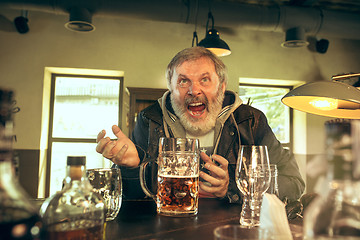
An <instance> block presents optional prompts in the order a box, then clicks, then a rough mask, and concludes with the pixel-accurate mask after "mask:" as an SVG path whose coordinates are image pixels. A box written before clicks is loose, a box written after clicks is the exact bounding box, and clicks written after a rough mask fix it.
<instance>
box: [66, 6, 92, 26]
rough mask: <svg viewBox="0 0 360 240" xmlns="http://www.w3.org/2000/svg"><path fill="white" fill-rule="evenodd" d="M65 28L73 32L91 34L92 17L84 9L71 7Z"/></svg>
mask: <svg viewBox="0 0 360 240" xmlns="http://www.w3.org/2000/svg"><path fill="white" fill-rule="evenodd" d="M65 27H66V28H67V29H69V30H71V31H75V32H92V31H94V30H95V26H94V25H93V24H92V15H91V13H90V12H89V10H88V9H86V8H81V7H73V8H71V9H70V19H69V21H68V22H67V23H65Z"/></svg>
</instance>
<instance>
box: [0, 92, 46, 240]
mask: <svg viewBox="0 0 360 240" xmlns="http://www.w3.org/2000/svg"><path fill="white" fill-rule="evenodd" d="M13 95H14V94H13V92H12V91H10V90H5V89H0V240H3V239H21V240H25V239H41V235H42V221H41V218H40V216H39V215H38V213H37V210H36V209H35V208H34V207H33V205H32V204H31V203H30V201H29V199H30V198H29V196H28V195H27V193H26V192H25V191H24V190H23V188H22V187H21V186H20V184H19V182H18V179H17V177H16V174H15V170H14V166H13V163H12V159H13V147H12V141H13V118H12V116H13V114H12V110H13V109H12V104H13Z"/></svg>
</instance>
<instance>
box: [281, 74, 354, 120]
mask: <svg viewBox="0 0 360 240" xmlns="http://www.w3.org/2000/svg"><path fill="white" fill-rule="evenodd" d="M359 75H360V74H359ZM337 77H338V76H337ZM333 79H335V78H333ZM281 101H282V103H284V104H285V105H287V106H288V107H291V108H294V109H296V110H299V111H303V112H306V113H311V114H316V115H320V116H326V117H335V118H347V119H360V90H359V89H358V88H356V87H354V86H352V85H350V84H347V83H344V82H340V81H335V80H333V81H317V82H310V83H306V84H304V85H302V86H300V87H297V88H295V89H293V90H292V91H290V92H288V93H287V94H286V95H285V96H284V97H283V98H282V99H281Z"/></svg>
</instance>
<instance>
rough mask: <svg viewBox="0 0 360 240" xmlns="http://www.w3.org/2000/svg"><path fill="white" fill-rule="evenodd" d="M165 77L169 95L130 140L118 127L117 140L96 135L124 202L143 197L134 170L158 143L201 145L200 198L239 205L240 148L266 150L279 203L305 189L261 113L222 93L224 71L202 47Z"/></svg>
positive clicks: (182, 55) (146, 113)
mask: <svg viewBox="0 0 360 240" xmlns="http://www.w3.org/2000/svg"><path fill="white" fill-rule="evenodd" d="M166 76H167V81H168V82H167V85H168V89H169V91H167V92H166V93H165V94H164V95H163V97H162V98H160V99H159V100H158V102H156V103H155V104H154V105H152V106H149V107H147V108H146V109H144V110H143V111H141V112H140V114H139V116H138V119H137V122H136V126H135V129H134V131H133V133H132V139H131V140H130V139H129V138H127V137H126V136H125V135H124V134H123V133H122V132H121V130H120V129H119V127H117V126H113V128H112V130H113V132H114V134H115V135H116V136H117V138H118V139H117V140H110V138H109V137H105V135H106V133H105V131H104V130H103V131H101V132H100V133H99V134H98V137H97V142H98V144H97V147H96V150H97V152H99V153H101V154H102V155H103V156H104V157H106V158H108V159H110V160H111V161H113V162H114V164H115V165H116V166H117V167H120V168H121V171H122V177H123V184H124V197H125V198H143V197H144V196H145V194H144V193H143V191H142V189H141V187H140V182H139V169H138V166H139V164H140V162H141V160H143V159H144V158H150V159H153V160H154V161H155V159H156V158H157V155H158V144H159V138H160V137H183V138H184V137H187V138H198V139H199V140H200V146H201V147H203V148H204V149H206V151H202V152H201V154H200V156H201V160H202V161H203V166H204V169H203V171H201V172H200V178H202V180H204V181H203V182H200V191H199V192H200V197H217V198H220V199H227V200H228V201H229V202H241V194H240V192H239V190H238V188H237V186H236V183H235V167H236V160H237V157H238V152H239V145H266V146H267V147H268V151H269V158H270V163H272V164H276V165H277V167H278V184H279V194H280V199H284V198H285V197H287V198H288V199H289V200H296V199H298V198H299V197H300V196H301V194H302V192H303V191H304V186H305V184H304V181H303V180H302V177H301V175H300V173H299V168H298V166H297V163H296V161H295V159H294V156H293V154H292V153H291V152H289V151H288V150H286V149H284V148H283V147H282V146H281V143H280V142H279V141H278V140H277V139H276V137H275V135H274V133H273V132H272V130H271V128H270V127H269V125H268V123H267V119H266V117H265V115H264V114H263V113H262V112H261V111H259V110H258V109H255V108H253V107H251V106H248V105H245V104H242V101H241V99H240V98H239V96H237V95H236V94H235V93H234V92H231V91H226V85H227V72H226V66H225V65H224V63H223V62H222V61H221V60H220V59H219V58H218V57H217V56H215V55H214V54H213V53H212V52H211V51H209V50H207V49H205V48H202V47H192V48H188V49H184V50H182V51H181V52H179V53H178V54H176V55H175V57H174V58H173V59H172V60H171V62H170V63H169V65H168V67H167V71H166ZM205 152H206V153H205ZM210 156H211V157H210Z"/></svg>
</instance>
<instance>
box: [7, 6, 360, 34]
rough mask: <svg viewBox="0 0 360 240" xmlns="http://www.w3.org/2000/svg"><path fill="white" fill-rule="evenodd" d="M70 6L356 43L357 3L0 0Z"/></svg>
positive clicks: (53, 9) (60, 9) (96, 13)
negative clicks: (295, 31) (208, 21)
mask: <svg viewBox="0 0 360 240" xmlns="http://www.w3.org/2000/svg"><path fill="white" fill-rule="evenodd" d="M74 6H76V7H82V8H86V9H87V10H88V11H89V12H90V14H91V17H92V19H96V18H98V17H104V16H114V17H126V18H136V19H144V20H151V21H164V22H178V23H186V24H194V23H195V22H196V21H197V22H198V24H200V19H201V20H203V19H207V14H208V11H209V8H210V9H211V11H212V13H213V15H214V18H215V27H216V28H217V29H218V30H219V31H221V32H222V33H224V34H227V33H232V34H234V35H236V34H237V33H241V31H242V29H251V30H256V31H268V32H280V33H286V32H287V31H288V30H289V29H293V28H301V29H303V30H304V32H305V34H306V35H307V36H320V37H321V38H324V37H325V38H329V37H330V38H331V37H336V38H342V39H354V40H360V0H327V1H326V0H151V1H149V0H130V1H129V0H76V1H74V0H0V9H1V8H11V9H19V10H24V9H25V10H29V12H30V11H46V12H50V13H54V14H59V13H60V14H69V12H70V10H71V8H73V7H74ZM93 22H94V24H95V25H96V21H93ZM201 24H202V25H204V21H201ZM226 29H227V31H226Z"/></svg>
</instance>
